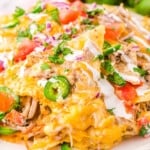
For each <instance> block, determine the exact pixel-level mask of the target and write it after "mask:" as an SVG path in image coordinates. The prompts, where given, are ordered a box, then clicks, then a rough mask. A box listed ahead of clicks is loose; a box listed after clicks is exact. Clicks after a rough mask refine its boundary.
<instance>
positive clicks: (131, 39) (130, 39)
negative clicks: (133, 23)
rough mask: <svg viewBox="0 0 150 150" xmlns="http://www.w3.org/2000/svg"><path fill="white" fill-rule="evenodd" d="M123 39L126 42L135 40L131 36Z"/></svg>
mask: <svg viewBox="0 0 150 150" xmlns="http://www.w3.org/2000/svg"><path fill="white" fill-rule="evenodd" d="M125 41H126V42H128V43H132V42H135V40H134V39H133V38H132V37H130V38H127V39H125Z"/></svg>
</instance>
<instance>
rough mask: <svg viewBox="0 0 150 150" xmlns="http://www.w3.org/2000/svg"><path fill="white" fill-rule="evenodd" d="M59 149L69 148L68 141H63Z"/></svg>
mask: <svg viewBox="0 0 150 150" xmlns="http://www.w3.org/2000/svg"><path fill="white" fill-rule="evenodd" d="M61 150H71V148H70V145H69V144H68V143H63V144H62V145H61Z"/></svg>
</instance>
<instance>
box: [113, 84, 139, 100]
mask: <svg viewBox="0 0 150 150" xmlns="http://www.w3.org/2000/svg"><path fill="white" fill-rule="evenodd" d="M115 92H116V94H117V96H118V97H119V98H120V99H122V100H125V101H131V102H133V101H134V100H135V98H136V97H137V93H136V89H135V87H134V85H132V84H130V83H126V84H125V85H124V86H116V87H115Z"/></svg>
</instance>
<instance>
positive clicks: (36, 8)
mask: <svg viewBox="0 0 150 150" xmlns="http://www.w3.org/2000/svg"><path fill="white" fill-rule="evenodd" d="M42 11H43V8H42V4H41V2H40V1H38V2H37V3H36V5H35V6H34V7H33V9H32V13H40V12H42Z"/></svg>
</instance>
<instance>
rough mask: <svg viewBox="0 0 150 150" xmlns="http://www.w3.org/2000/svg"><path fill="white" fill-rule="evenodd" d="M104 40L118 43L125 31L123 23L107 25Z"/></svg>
mask: <svg viewBox="0 0 150 150" xmlns="http://www.w3.org/2000/svg"><path fill="white" fill-rule="evenodd" d="M105 28H106V29H105V35H104V38H105V40H107V41H116V40H117V39H118V38H119V36H120V35H121V33H122V32H123V30H124V26H123V24H121V23H112V24H111V23H109V24H107V25H105Z"/></svg>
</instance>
